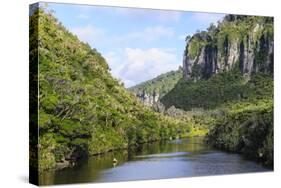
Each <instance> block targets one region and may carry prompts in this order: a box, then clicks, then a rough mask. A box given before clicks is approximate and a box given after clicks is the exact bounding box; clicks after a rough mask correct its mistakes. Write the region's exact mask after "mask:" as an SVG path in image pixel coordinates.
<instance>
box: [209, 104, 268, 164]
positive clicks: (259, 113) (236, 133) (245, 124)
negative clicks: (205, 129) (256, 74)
mask: <svg viewBox="0 0 281 188" xmlns="http://www.w3.org/2000/svg"><path fill="white" fill-rule="evenodd" d="M228 109H229V111H228V113H227V114H226V116H224V117H223V118H220V119H217V121H216V123H215V125H214V127H213V128H212V129H211V130H210V132H209V133H208V134H207V137H206V138H207V142H209V143H210V144H212V145H214V146H216V147H218V148H221V149H225V150H228V151H232V152H239V153H243V154H244V155H245V156H246V157H248V158H251V159H256V160H258V161H261V162H263V163H265V164H266V165H268V166H273V104H272V100H259V101H257V102H256V103H237V104H233V105H231V106H229V108H228Z"/></svg>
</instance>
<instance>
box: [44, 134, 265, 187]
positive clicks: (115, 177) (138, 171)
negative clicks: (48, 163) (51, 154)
mask: <svg viewBox="0 0 281 188" xmlns="http://www.w3.org/2000/svg"><path fill="white" fill-rule="evenodd" d="M114 158H116V159H117V160H118V163H117V164H116V165H115V164H113V162H112V160H113V159H114ZM264 171H270V169H267V168H264V167H263V166H261V165H259V164H257V163H255V162H252V161H247V160H245V159H243V158H242V157H241V156H240V155H238V154H230V153H225V152H222V151H218V150H215V149H213V148H211V147H209V146H208V145H206V144H204V142H203V138H202V137H194V138H186V139H181V140H172V141H161V142H154V143H149V144H143V145H142V146H141V147H137V148H131V149H129V150H120V151H114V152H110V153H107V154H104V155H100V156H93V157H90V158H89V159H87V160H81V161H80V162H79V163H78V164H77V165H76V166H75V167H73V168H68V169H64V170H58V171H51V172H46V173H43V174H41V175H40V179H39V181H40V184H41V185H51V184H67V183H85V182H113V181H129V180H143V179H160V178H176V177H192V176H204V175H219V174H233V173H249V172H264Z"/></svg>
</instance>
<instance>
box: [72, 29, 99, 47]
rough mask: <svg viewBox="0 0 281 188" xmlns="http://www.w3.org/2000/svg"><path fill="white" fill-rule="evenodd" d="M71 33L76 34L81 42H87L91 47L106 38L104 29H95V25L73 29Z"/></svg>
mask: <svg viewBox="0 0 281 188" xmlns="http://www.w3.org/2000/svg"><path fill="white" fill-rule="evenodd" d="M71 32H73V33H74V34H76V35H77V36H78V37H79V39H80V40H82V41H83V42H87V43H89V44H90V45H92V44H93V43H94V42H95V41H97V40H99V39H101V38H102V37H103V36H104V31H103V29H101V28H98V27H95V26H93V25H87V26H84V27H76V28H72V29H71Z"/></svg>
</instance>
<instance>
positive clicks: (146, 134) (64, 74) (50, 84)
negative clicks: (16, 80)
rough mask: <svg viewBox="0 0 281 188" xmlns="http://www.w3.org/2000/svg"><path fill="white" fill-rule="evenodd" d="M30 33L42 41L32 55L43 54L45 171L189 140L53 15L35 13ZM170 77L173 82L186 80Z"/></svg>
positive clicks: (184, 126) (42, 151) (42, 161)
mask: <svg viewBox="0 0 281 188" xmlns="http://www.w3.org/2000/svg"><path fill="white" fill-rule="evenodd" d="M38 18H39V22H36V21H34V20H35V19H37V20H38ZM30 28H31V30H30V31H31V38H33V37H37V36H38V37H39V43H38V46H37V44H35V43H34V44H33V43H31V45H32V46H31V49H38V51H39V78H38V79H39V136H40V137H39V140H40V148H39V153H40V156H39V170H40V171H42V170H48V169H51V168H55V167H56V164H57V163H58V162H63V161H65V160H69V159H71V160H78V159H79V158H81V157H85V156H88V155H94V154H99V153H104V152H107V151H111V150H114V149H120V148H127V147H129V146H130V145H135V144H140V143H144V142H150V141H155V140H160V139H167V138H169V137H179V136H181V135H186V134H188V132H189V130H190V128H188V125H187V124H186V123H184V122H181V121H175V120H174V119H172V118H170V117H165V116H163V115H161V114H157V113H155V112H153V111H151V109H149V108H147V107H145V106H143V105H142V104H141V103H140V102H138V100H137V98H136V97H135V96H134V95H133V94H131V93H130V92H128V91H127V90H126V89H125V88H124V87H123V86H122V85H120V84H119V82H118V80H116V79H114V78H113V77H112V76H111V74H110V72H109V67H108V65H107V63H106V61H105V59H104V58H103V57H102V56H101V54H99V53H98V52H97V51H96V50H95V49H91V48H90V46H89V45H88V44H85V43H82V42H80V41H79V40H78V38H77V37H76V36H75V35H73V34H71V33H70V32H69V31H67V30H66V29H65V28H64V27H63V26H62V25H61V24H60V23H59V22H58V21H57V20H56V19H55V18H54V17H53V15H52V14H51V13H46V12H44V11H43V10H41V9H38V10H37V11H35V12H34V13H33V15H31V17H30ZM36 28H37V29H36ZM37 34H38V35H37ZM34 35H36V36H34ZM31 52H32V51H31ZM171 74H174V75H175V77H174V80H173V81H172V82H177V80H178V78H177V77H179V75H181V73H178V72H173V73H171ZM164 80H165V79H164ZM171 85H172V83H171ZM162 86H163V84H162ZM169 87H172V86H169ZM166 92H167V91H166Z"/></svg>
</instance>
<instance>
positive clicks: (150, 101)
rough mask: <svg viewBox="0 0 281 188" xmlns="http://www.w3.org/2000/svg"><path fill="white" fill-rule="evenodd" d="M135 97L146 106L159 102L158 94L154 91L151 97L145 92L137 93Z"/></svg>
mask: <svg viewBox="0 0 281 188" xmlns="http://www.w3.org/2000/svg"><path fill="white" fill-rule="evenodd" d="M136 96H137V97H138V98H139V99H140V101H141V102H142V103H143V104H144V105H146V106H153V105H155V104H156V103H157V102H158V100H159V94H158V93H156V92H155V91H154V92H153V93H152V95H150V94H148V93H147V92H146V91H145V90H143V91H142V92H140V93H137V94H136Z"/></svg>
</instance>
